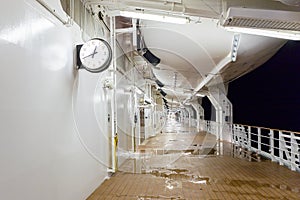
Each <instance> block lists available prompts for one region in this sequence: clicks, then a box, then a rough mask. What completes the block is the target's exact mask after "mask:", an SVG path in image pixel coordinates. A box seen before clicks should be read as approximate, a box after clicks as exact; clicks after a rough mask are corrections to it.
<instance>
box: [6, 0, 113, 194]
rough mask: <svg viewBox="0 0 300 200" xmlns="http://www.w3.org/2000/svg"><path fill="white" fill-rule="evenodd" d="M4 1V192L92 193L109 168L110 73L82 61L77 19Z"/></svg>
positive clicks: (29, 2)
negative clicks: (78, 64) (81, 66)
mask: <svg viewBox="0 0 300 200" xmlns="http://www.w3.org/2000/svg"><path fill="white" fill-rule="evenodd" d="M45 2H46V3H48V4H49V5H50V7H52V8H55V10H56V12H57V13H58V14H59V15H61V16H62V18H64V19H67V18H66V17H65V16H64V15H62V14H61V13H63V11H62V9H61V8H60V5H59V1H57V0H52V1H45ZM2 3H3V5H2V6H1V7H0V13H1V17H0V27H1V29H0V60H1V66H0V67H1V74H0V76H1V77H0V88H1V89H0V90H1V93H0V102H1V103H0V124H1V125H0V133H1V140H0V165H1V168H0V177H1V180H0V194H1V199H10V200H13V199H31V200H35V199H43V200H47V199H49V200H53V199H55V200H68V199H72V200H76V199H78V200H79V199H80V200H81V199H85V198H87V197H88V196H89V195H90V194H91V193H92V192H93V190H94V189H95V188H96V187H98V186H99V184H100V183H101V181H103V179H104V178H105V177H106V175H107V166H106V165H107V162H108V153H109V152H108V150H107V149H108V142H107V135H106V132H107V131H108V130H107V124H106V123H107V114H108V113H107V101H108V99H107V96H105V91H104V90H105V89H103V87H102V86H99V84H98V83H99V82H98V81H99V80H100V79H101V77H102V76H103V75H104V74H101V75H99V74H91V73H88V72H86V71H83V70H80V71H77V70H76V69H75V68H74V60H75V59H74V48H75V44H79V43H82V41H81V37H80V29H79V27H78V26H77V25H76V24H74V25H73V26H71V27H66V26H64V25H63V24H62V23H61V22H60V21H59V20H57V19H56V18H55V17H53V15H51V14H49V12H48V11H46V9H45V8H44V7H42V6H41V5H40V4H38V3H37V1H34V0H26V1H18V2H17V1H9V0H7V1H5V2H2ZM4 5H5V6H4Z"/></svg>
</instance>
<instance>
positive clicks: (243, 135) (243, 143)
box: [242, 126, 247, 148]
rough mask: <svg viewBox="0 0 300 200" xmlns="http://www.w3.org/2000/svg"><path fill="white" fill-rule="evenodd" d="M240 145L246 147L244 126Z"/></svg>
mask: <svg viewBox="0 0 300 200" xmlns="http://www.w3.org/2000/svg"><path fill="white" fill-rule="evenodd" d="M242 137H243V138H242V147H243V148H245V147H246V143H247V142H246V141H247V134H246V129H245V126H242Z"/></svg>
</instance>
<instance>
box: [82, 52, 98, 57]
mask: <svg viewBox="0 0 300 200" xmlns="http://www.w3.org/2000/svg"><path fill="white" fill-rule="evenodd" d="M96 53H98V52H93V53H91V54H89V55H87V56H84V57H83V58H82V59H85V58H87V57H89V56H92V58H94V55H95V54H96Z"/></svg>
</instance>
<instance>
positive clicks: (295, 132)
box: [235, 124, 300, 135]
mask: <svg viewBox="0 0 300 200" xmlns="http://www.w3.org/2000/svg"><path fill="white" fill-rule="evenodd" d="M235 125H240V126H247V127H248V126H250V127H253V128H260V129H267V130H273V131H282V132H290V133H294V134H297V135H300V132H297V131H287V130H283V129H274V128H267V127H262V126H251V125H246V124H235Z"/></svg>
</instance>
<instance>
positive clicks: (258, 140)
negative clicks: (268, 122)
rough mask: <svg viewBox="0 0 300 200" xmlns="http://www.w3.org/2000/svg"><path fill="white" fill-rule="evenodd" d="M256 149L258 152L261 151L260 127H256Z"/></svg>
mask: <svg viewBox="0 0 300 200" xmlns="http://www.w3.org/2000/svg"><path fill="white" fill-rule="evenodd" d="M257 149H258V153H260V152H261V128H259V127H258V128H257Z"/></svg>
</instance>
